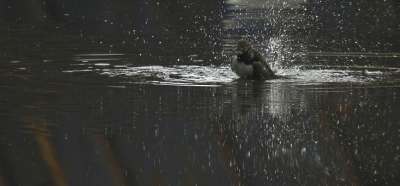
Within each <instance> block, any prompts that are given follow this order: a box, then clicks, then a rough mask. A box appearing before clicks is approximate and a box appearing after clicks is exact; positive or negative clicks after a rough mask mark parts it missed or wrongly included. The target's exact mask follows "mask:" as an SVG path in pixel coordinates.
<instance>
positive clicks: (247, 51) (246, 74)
mask: <svg viewBox="0 0 400 186" xmlns="http://www.w3.org/2000/svg"><path fill="white" fill-rule="evenodd" d="M236 52H237V56H233V57H232V63H231V69H232V71H233V72H235V73H236V74H237V75H238V76H239V77H240V78H245V79H254V80H257V81H263V80H267V79H271V78H274V77H275V73H274V72H273V71H272V70H271V68H270V66H269V65H268V63H267V61H265V59H264V57H263V56H262V55H261V54H260V52H258V51H257V50H255V49H253V48H252V47H251V45H250V43H249V42H248V41H246V40H244V39H242V40H239V41H238V42H237V48H236Z"/></svg>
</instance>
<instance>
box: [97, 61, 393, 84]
mask: <svg viewBox="0 0 400 186" xmlns="http://www.w3.org/2000/svg"><path fill="white" fill-rule="evenodd" d="M275 71H276V74H277V75H278V76H279V78H277V79H272V80H268V81H271V82H301V83H328V82H329V83H331V82H342V83H347V82H353V83H357V82H358V83H362V82H374V81H379V80H382V79H383V78H384V77H385V76H386V75H391V74H396V73H398V72H397V71H394V72H382V71H368V70H366V69H364V70H358V71H356V70H340V69H304V68H303V67H302V66H296V67H292V68H286V69H276V70H275ZM100 73H101V74H103V75H107V76H110V77H115V76H121V77H125V78H127V79H129V78H133V77H138V78H139V79H140V80H141V81H140V82H141V83H161V84H165V85H173V84H174V83H190V84H193V85H195V84H229V83H231V82H233V81H235V80H237V79H238V78H239V77H238V76H237V75H236V74H235V73H233V72H232V71H231V69H230V65H221V66H212V65H211V66H196V65H174V66H171V67H166V66H140V67H127V68H119V69H107V70H102V71H101V72H100ZM133 82H135V81H133ZM168 82H171V83H172V84H169V83H168ZM136 83H137V82H136Z"/></svg>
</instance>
